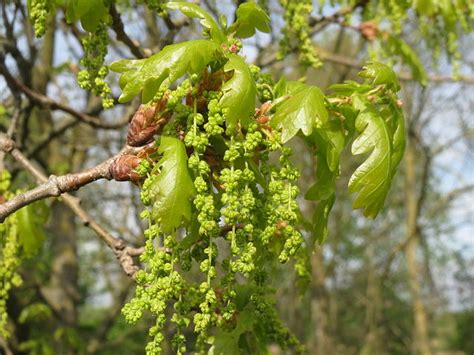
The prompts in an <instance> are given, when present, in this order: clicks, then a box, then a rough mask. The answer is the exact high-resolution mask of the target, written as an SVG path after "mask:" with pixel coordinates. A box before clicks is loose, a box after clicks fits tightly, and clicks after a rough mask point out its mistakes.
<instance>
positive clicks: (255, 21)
mask: <svg viewBox="0 0 474 355" xmlns="http://www.w3.org/2000/svg"><path fill="white" fill-rule="evenodd" d="M236 15H237V20H236V21H235V23H234V24H233V25H232V26H231V28H230V29H229V32H234V31H235V32H236V36H237V37H241V38H247V37H252V36H253V35H254V34H255V30H256V29H257V30H259V31H260V32H267V33H268V32H270V16H268V15H267V14H266V13H265V11H263V9H262V8H261V7H259V6H258V5H257V4H256V3H254V2H245V3H243V4H240V6H239V8H238V9H237V13H236Z"/></svg>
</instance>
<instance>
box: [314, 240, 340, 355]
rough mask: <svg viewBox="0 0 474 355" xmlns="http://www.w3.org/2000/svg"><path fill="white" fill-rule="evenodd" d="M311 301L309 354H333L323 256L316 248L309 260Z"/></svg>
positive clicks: (318, 248) (319, 249)
mask: <svg viewBox="0 0 474 355" xmlns="http://www.w3.org/2000/svg"><path fill="white" fill-rule="evenodd" d="M311 269H312V270H311V271H312V285H311V292H312V301H311V313H312V316H311V318H312V322H311V323H312V324H313V329H314V333H313V336H312V337H310V339H311V340H310V346H311V349H310V350H311V351H310V352H311V354H315V355H316V354H317V355H325V354H334V353H335V349H334V346H333V343H332V340H331V337H330V335H329V334H328V319H329V302H328V294H327V290H326V284H325V266H324V256H323V251H322V248H321V247H317V248H316V250H315V251H314V254H313V257H312V260H311Z"/></svg>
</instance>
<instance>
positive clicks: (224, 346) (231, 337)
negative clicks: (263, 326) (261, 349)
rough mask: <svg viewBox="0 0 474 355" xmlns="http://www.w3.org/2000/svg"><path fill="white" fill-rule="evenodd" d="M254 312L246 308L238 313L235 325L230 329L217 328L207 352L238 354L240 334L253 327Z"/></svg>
mask: <svg viewBox="0 0 474 355" xmlns="http://www.w3.org/2000/svg"><path fill="white" fill-rule="evenodd" d="M254 312H255V311H252V310H250V309H248V308H246V309H245V310H243V311H242V312H240V313H239V316H238V318H237V325H236V327H235V328H234V329H233V330H232V331H225V330H223V329H219V330H218V331H217V333H216V335H215V337H214V345H213V347H212V348H211V349H210V351H209V353H210V354H214V355H240V354H242V350H241V348H240V347H239V339H240V336H241V335H242V334H243V333H245V332H247V331H251V330H252V329H253V325H254V323H255V321H256V319H255V316H254Z"/></svg>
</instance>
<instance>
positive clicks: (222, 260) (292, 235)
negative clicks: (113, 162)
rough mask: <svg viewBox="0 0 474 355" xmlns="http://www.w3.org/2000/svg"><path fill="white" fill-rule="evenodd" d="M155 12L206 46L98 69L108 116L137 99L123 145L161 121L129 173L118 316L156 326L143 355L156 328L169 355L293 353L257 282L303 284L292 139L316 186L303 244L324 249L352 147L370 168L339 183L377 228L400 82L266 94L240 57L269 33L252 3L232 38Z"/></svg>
mask: <svg viewBox="0 0 474 355" xmlns="http://www.w3.org/2000/svg"><path fill="white" fill-rule="evenodd" d="M164 6H165V7H166V8H167V9H168V10H179V11H181V12H183V13H184V14H185V15H187V16H189V17H192V18H198V19H200V20H201V24H202V25H203V27H204V36H205V37H206V39H200V40H192V41H188V42H183V43H180V44H174V45H170V46H167V47H165V48H164V49H163V50H162V51H160V52H159V53H157V54H155V55H153V56H151V57H149V58H146V59H140V60H126V59H124V60H120V61H117V62H114V63H112V64H111V66H110V68H111V69H112V70H113V71H116V72H119V73H120V74H121V77H120V81H119V84H120V87H121V88H122V95H121V96H120V98H119V101H120V102H126V101H129V100H131V99H132V98H133V97H135V96H136V95H138V94H140V93H141V98H142V103H143V105H144V106H142V108H141V109H140V110H139V112H140V114H138V115H137V116H136V118H134V120H135V119H136V120H139V119H140V120H143V122H145V121H146V124H145V123H143V124H137V123H134V120H132V125H131V130H129V136H128V137H127V138H128V140H129V141H133V142H136V141H140V144H139V145H145V144H147V143H148V142H149V140H151V139H153V135H154V133H156V130H154V129H150V128H153V127H156V126H158V125H157V122H163V121H166V127H165V128H164V129H163V131H162V132H161V135H160V136H159V137H158V138H156V149H154V150H152V151H150V152H148V155H147V157H146V158H144V159H143V160H142V161H141V162H140V164H139V165H138V167H137V168H136V172H137V173H139V174H140V175H141V176H142V177H143V183H142V186H141V189H142V191H141V197H142V201H143V203H144V204H145V205H146V206H147V208H146V209H145V210H144V212H143V213H142V217H143V218H144V219H146V220H147V221H148V225H149V227H148V229H147V230H146V232H145V235H146V237H147V241H146V245H145V252H144V253H143V255H142V256H141V260H142V261H143V262H144V264H145V265H146V267H145V269H144V270H140V271H139V272H138V273H137V275H136V279H137V290H136V294H135V297H134V298H133V299H132V300H131V301H130V303H128V304H127V305H126V306H125V307H124V309H123V313H124V315H125V317H126V319H127V320H128V321H129V322H132V323H134V322H136V321H138V320H139V319H140V318H141V317H142V315H143V313H144V312H145V311H148V312H150V313H152V314H153V315H154V316H155V318H156V324H155V325H154V326H153V327H152V328H151V329H150V331H149V335H150V336H151V341H150V342H149V343H148V345H147V348H146V349H147V352H148V353H150V354H155V353H160V352H161V349H162V347H161V346H162V345H161V344H162V342H163V340H164V334H163V329H164V325H165V324H166V321H167V316H166V315H167V314H168V315H169V317H168V319H169V320H170V321H171V322H172V323H173V324H174V329H175V332H174V335H173V338H172V341H171V343H172V345H173V347H174V350H175V351H176V352H177V353H184V352H186V351H189V350H193V351H195V350H199V351H204V350H206V349H211V351H213V353H217V354H223V353H226V354H229V353H230V354H234V353H235V354H237V353H241V352H244V353H247V352H252V351H255V349H265V348H266V346H267V345H268V344H270V343H277V344H279V345H280V346H281V347H282V348H286V347H295V348H296V349H299V347H298V342H297V340H296V339H295V338H294V337H293V336H292V335H291V334H290V333H289V332H288V330H287V329H286V328H285V327H284V326H283V325H282V324H281V321H280V320H279V319H278V316H277V315H276V312H275V309H274V306H273V302H274V301H273V293H274V291H273V290H272V288H271V287H270V285H271V282H270V280H269V274H270V271H271V270H272V268H273V267H274V266H275V265H276V264H278V263H286V262H288V261H290V260H294V261H295V269H296V271H297V273H298V274H299V275H308V274H309V272H308V270H305V267H306V265H307V263H305V262H304V255H307V252H305V251H304V249H305V248H312V243H311V241H310V240H305V239H304V238H303V235H302V234H301V232H300V228H299V227H300V220H299V216H300V211H299V208H298V204H297V197H298V195H299V189H298V187H297V179H298V177H299V172H298V170H297V169H295V168H294V167H293V165H292V163H291V155H292V151H291V149H290V148H289V147H288V142H289V141H290V140H292V139H295V138H296V137H299V138H303V139H304V141H305V142H307V144H309V145H311V146H312V147H313V148H314V150H315V152H316V154H317V158H318V159H317V161H318V164H317V171H316V179H315V180H316V182H315V185H314V186H313V187H311V189H310V190H309V191H307V192H306V197H307V198H308V199H311V200H316V201H317V203H318V206H317V209H316V214H315V218H314V231H313V232H314V233H312V234H313V235H314V238H313V239H314V240H319V241H320V242H322V241H323V240H324V238H325V237H326V235H327V217H328V214H329V211H330V209H331V207H332V204H333V202H334V195H335V180H336V179H337V177H338V171H339V159H340V155H341V152H342V150H343V149H344V147H346V146H347V145H348V144H349V142H350V141H351V140H352V139H353V138H355V141H354V143H353V145H352V152H353V154H368V158H367V160H366V161H365V162H364V163H363V164H362V165H361V166H360V167H359V168H358V169H357V170H356V171H355V172H354V174H353V177H352V179H351V181H350V185H349V189H350V191H352V192H358V196H357V198H356V199H355V201H354V207H355V208H363V209H364V213H365V215H366V216H368V217H375V216H376V215H377V213H378V212H379V211H380V209H381V208H382V206H383V202H384V200H385V197H386V195H387V192H388V189H389V187H390V183H391V180H392V178H393V175H394V173H395V171H396V167H397V165H398V163H399V161H400V159H401V156H402V154H403V149H404V126H403V116H402V114H401V111H400V109H399V104H398V101H397V97H396V92H397V91H398V90H399V88H400V87H399V84H398V81H397V79H396V77H395V74H394V73H393V71H392V70H391V69H390V68H389V67H387V66H385V65H383V64H379V63H371V64H369V65H367V66H366V67H365V69H364V71H362V72H361V73H360V76H361V77H362V78H364V79H365V82H364V83H362V84H360V83H356V82H347V83H344V84H341V85H335V86H334V87H332V91H333V94H331V95H328V96H326V95H325V94H324V93H323V92H322V91H321V90H320V89H319V88H317V87H315V86H309V85H306V84H304V83H301V82H292V81H290V82H287V81H286V80H284V79H281V80H279V81H278V82H275V81H273V79H272V78H271V77H269V76H268V75H266V74H263V73H260V70H259V68H257V67H255V66H249V65H247V64H246V63H245V61H244V60H243V58H242V57H241V56H240V55H239V54H238V52H239V50H240V48H241V43H240V38H245V37H248V36H252V35H253V34H254V33H255V31H256V30H260V31H268V30H269V26H268V22H269V18H268V16H267V15H266V14H265V13H264V12H263V11H262V10H261V9H260V8H259V7H258V6H257V5H256V4H255V3H244V4H242V5H241V6H240V7H239V9H238V10H237V12H236V14H237V18H236V22H235V23H234V24H232V25H230V26H227V25H226V24H225V22H224V21H220V23H218V22H216V21H215V20H214V19H213V18H212V16H210V15H209V14H208V13H206V12H205V11H204V10H202V9H201V8H200V7H198V6H197V5H194V4H190V3H184V2H170V3H167V4H165V5H164ZM186 76H187V77H186ZM183 77H186V78H185V79H184V80H181V79H182V78H183ZM257 98H259V99H260V102H259V101H258V100H257ZM145 118H146V119H145ZM140 127H142V128H143V132H140V129H139V128H140ZM145 133H146V134H145ZM133 135H139V136H140V139H139V140H138V139H134V137H133ZM143 137H146V139H143ZM301 256H303V257H301ZM191 331H192V332H194V334H195V335H191V334H190V332H191ZM192 339H196V340H195V342H193V341H192ZM300 350H301V349H300Z"/></svg>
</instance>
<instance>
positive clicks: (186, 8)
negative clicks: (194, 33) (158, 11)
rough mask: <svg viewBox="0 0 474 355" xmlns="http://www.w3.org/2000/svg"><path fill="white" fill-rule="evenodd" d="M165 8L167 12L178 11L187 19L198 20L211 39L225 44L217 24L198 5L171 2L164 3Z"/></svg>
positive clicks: (223, 36)
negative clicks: (207, 30)
mask: <svg viewBox="0 0 474 355" xmlns="http://www.w3.org/2000/svg"><path fill="white" fill-rule="evenodd" d="M165 6H166V8H168V9H169V10H179V11H181V12H182V13H183V14H185V15H186V16H188V17H192V18H200V19H201V21H200V22H201V25H202V26H203V27H204V28H207V29H209V32H210V34H211V38H212V39H214V40H216V41H217V42H219V43H223V42H225V39H226V38H225V35H224V33H223V32H222V30H221V29H220V27H219V25H218V24H217V22H216V21H214V19H213V18H212V16H211V15H210V14H209V13H208V12H207V11H206V10H204V9H203V8H201V7H200V6H199V5H197V4H192V3H188V2H185V1H183V2H181V1H171V2H169V3H166V4H165Z"/></svg>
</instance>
